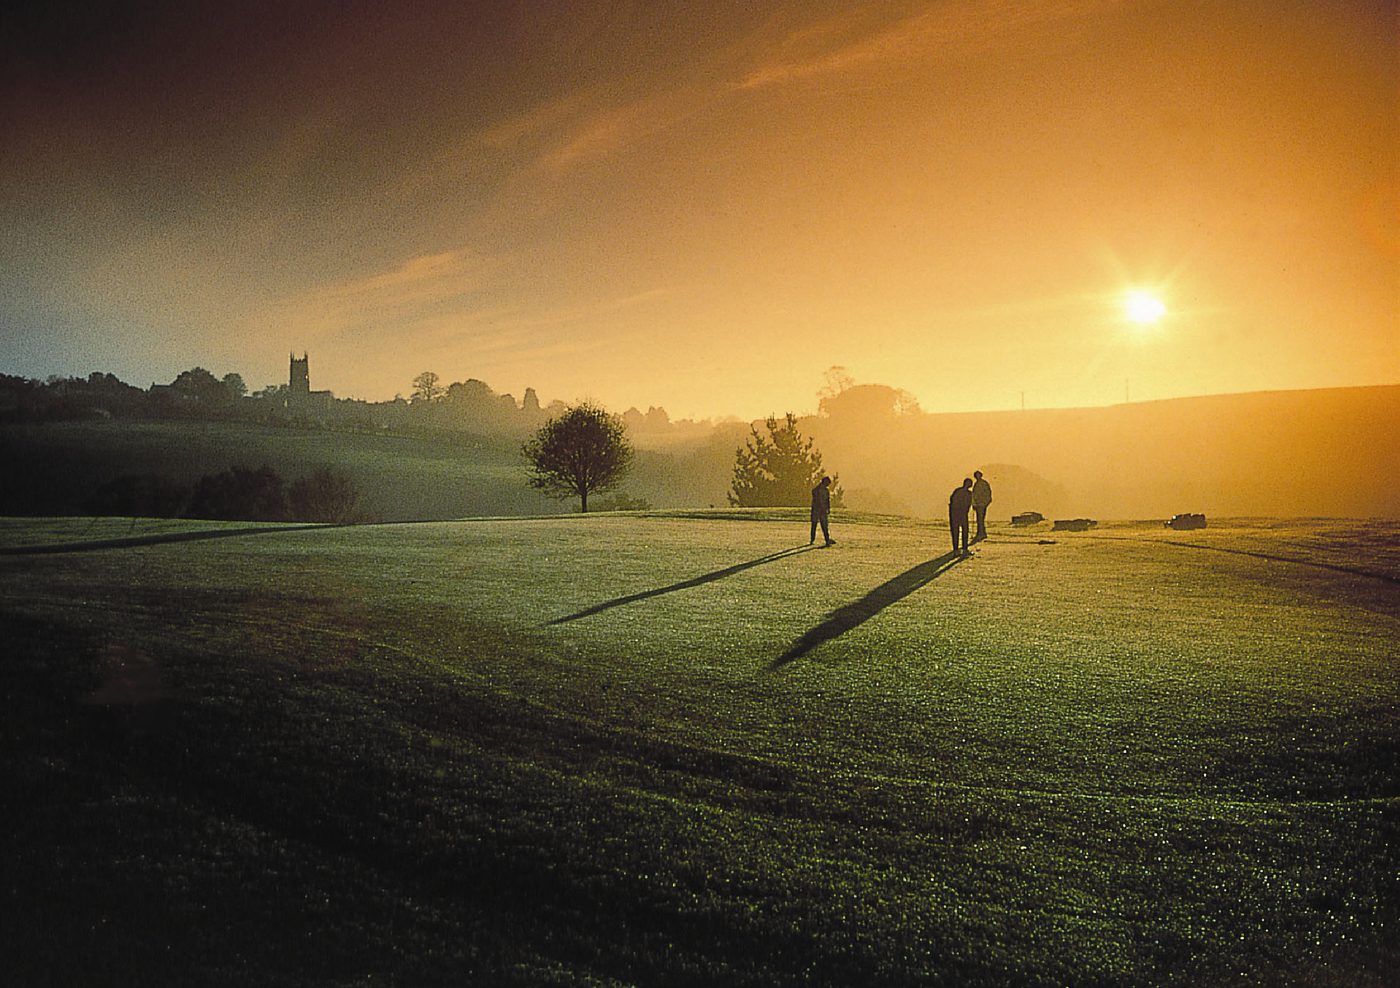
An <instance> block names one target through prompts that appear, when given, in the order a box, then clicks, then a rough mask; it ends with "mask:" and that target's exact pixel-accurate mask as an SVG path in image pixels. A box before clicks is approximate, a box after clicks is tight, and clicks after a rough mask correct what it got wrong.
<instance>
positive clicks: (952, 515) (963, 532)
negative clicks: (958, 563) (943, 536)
mask: <svg viewBox="0 0 1400 988" xmlns="http://www.w3.org/2000/svg"><path fill="white" fill-rule="evenodd" d="M971 507H972V478H971V477H968V478H967V479H966V480H964V481H963V482H962V486H961V487H955V488H954V489H953V493H952V496H951V497H949V498H948V530H949V531H950V532H951V533H952V535H953V551H954V552H962V553H964V554H966V553H967V552H968V548H967V512H968V510H969V509H970V508H971ZM959 536H962V541H961V543H959V541H958V537H959Z"/></svg>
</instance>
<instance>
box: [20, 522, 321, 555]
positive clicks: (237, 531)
mask: <svg viewBox="0 0 1400 988" xmlns="http://www.w3.org/2000/svg"><path fill="white" fill-rule="evenodd" d="M344 527H346V526H344V525H326V524H321V523H316V524H307V525H262V526H255V527H251V528H216V529H201V530H199V531H195V532H161V533H158V534H153V535H133V536H130V537H128V538H118V539H92V540H89V541H86V542H77V541H75V542H54V543H48V544H45V545H16V546H6V547H3V548H0V556H37V555H48V554H53V553H59V552H96V551H98V550H99V549H131V548H134V547H136V546H142V545H160V544H162V543H166V542H202V541H204V540H205V539H229V538H233V537H234V536H236V535H266V534H269V533H276V532H304V531H307V530H308V529H312V528H344Z"/></svg>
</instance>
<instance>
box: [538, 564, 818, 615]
mask: <svg viewBox="0 0 1400 988" xmlns="http://www.w3.org/2000/svg"><path fill="white" fill-rule="evenodd" d="M814 548H816V547H815V546H810V545H801V546H794V547H793V548H791V549H784V550H783V551H782V552H771V553H769V554H768V555H766V556H761V557H759V558H758V559H750V560H749V561H748V562H746V563H735V564H734V565H733V566H726V567H725V568H724V569H717V570H715V571H714V572H713V573H706V574H705V575H704V576H696V577H692V578H691V579H689V580H682V581H681V582H680V583H673V584H671V585H670V586H669V587H658V588H657V589H655V590H643V591H642V592H641V593H634V594H628V595H627V596H626V597H618V598H616V599H614V600H608V601H604V602H603V603H601V604H594V605H593V606H592V607H588V608H585V609H583V610H581V611H579V612H578V613H576V614H570V615H568V616H567V617H561V618H555V619H554V620H553V621H550V622H549V624H565V623H567V622H569V621H577V620H578V619H579V618H585V617H588V616H589V615H591V614H597V613H599V612H600V611H606V610H608V609H609V608H611V607H621V606H622V605H623V604H631V603H635V602H636V601H639V600H646V599H647V598H648V597H659V596H661V595H662V594H664V593H674V592H675V591H677V590H689V589H690V588H691V587H698V586H701V585H702V584H705V583H714V582H715V581H716V580H723V579H724V578H725V577H727V576H733V575H734V574H735V573H742V572H743V571H744V570H746V569H753V568H754V567H755V566H762V565H763V564H764V563H771V562H775V561H776V560H779V559H785V558H787V557H788V556H796V555H798V554H799V553H803V552H811V551H812V550H813V549H814Z"/></svg>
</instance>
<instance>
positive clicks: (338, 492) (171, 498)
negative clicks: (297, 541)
mask: <svg viewBox="0 0 1400 988" xmlns="http://www.w3.org/2000/svg"><path fill="white" fill-rule="evenodd" d="M359 496H360V494H359V489H358V488H357V487H356V486H355V483H354V482H353V481H352V480H351V479H350V478H349V477H347V476H346V475H345V474H343V473H341V472H339V471H338V470H333V469H331V468H330V467H318V468H317V469H316V470H314V471H312V472H311V473H310V474H308V475H306V476H302V477H298V478H297V479H296V480H295V481H293V482H292V483H291V485H290V486H288V485H287V484H286V482H285V481H283V479H282V477H281V476H280V475H279V474H278V473H277V471H275V470H273V469H272V468H271V467H269V466H262V467H258V468H253V467H248V466H233V467H230V468H229V469H227V470H224V471H221V472H219V473H213V474H205V475H204V476H203V477H200V478H199V480H198V481H197V482H196V483H195V484H194V485H193V487H186V486H185V485H183V484H179V483H177V482H175V481H173V480H171V479H170V478H168V477H165V476H162V475H160V474H150V473H148V474H125V475H122V476H120V477H115V478H113V479H112V480H109V481H107V482H106V483H104V484H102V485H100V486H99V487H98V488H97V489H96V490H95V491H93V493H92V494H91V495H90V496H89V497H88V498H87V500H86V501H85V503H84V508H85V509H86V510H87V511H88V513H90V514H93V515H102V516H113V515H116V516H122V517H133V518H137V517H139V518H200V519H208V520H218V521H304V522H324V523H329V524H343V523H346V522H352V521H363V520H366V519H365V518H364V517H363V516H361V515H358V514H357V513H356V511H355V505H356V502H357V501H358V500H359Z"/></svg>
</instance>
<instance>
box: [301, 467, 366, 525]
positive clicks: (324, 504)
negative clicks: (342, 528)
mask: <svg viewBox="0 0 1400 988" xmlns="http://www.w3.org/2000/svg"><path fill="white" fill-rule="evenodd" d="M359 497H360V492H359V490H358V488H356V487H355V482H354V481H352V480H351V479H350V478H349V477H347V476H346V475H345V474H343V473H341V472H339V471H338V470H332V469H331V468H330V467H319V468H317V470H316V471H315V472H314V473H313V474H312V475H311V476H310V477H300V478H298V479H297V480H296V481H295V482H293V484H292V488H291V490H290V491H289V492H288V499H289V500H290V501H291V506H292V517H293V518H295V519H297V520H298V521H320V522H329V523H332V524H338V523H340V522H345V521H349V520H350V517H351V514H352V512H353V511H354V510H355V502H356V501H357V500H359Z"/></svg>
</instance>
